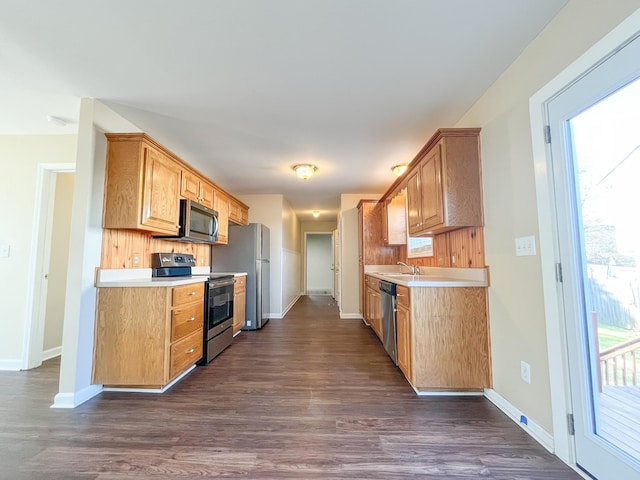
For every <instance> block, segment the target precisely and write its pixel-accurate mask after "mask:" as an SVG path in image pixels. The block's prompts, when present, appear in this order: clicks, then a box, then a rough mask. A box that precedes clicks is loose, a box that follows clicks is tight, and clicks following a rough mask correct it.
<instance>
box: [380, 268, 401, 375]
mask: <svg viewBox="0 0 640 480" xmlns="http://www.w3.org/2000/svg"><path fill="white" fill-rule="evenodd" d="M380 298H381V299H382V344H383V345H384V349H385V350H386V351H387V353H388V354H389V356H390V357H391V360H393V363H394V364H395V365H398V347H397V340H396V284H395V283H391V282H385V281H382V280H381V281H380Z"/></svg>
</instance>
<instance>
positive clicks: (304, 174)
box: [291, 163, 318, 180]
mask: <svg viewBox="0 0 640 480" xmlns="http://www.w3.org/2000/svg"><path fill="white" fill-rule="evenodd" d="M291 168H292V169H293V170H294V171H295V172H296V173H297V174H298V176H299V177H300V178H301V179H303V180H307V179H309V178H311V177H312V176H313V174H314V173H315V172H316V170H317V169H318V167H316V166H315V165H311V164H309V163H301V164H300V165H294V166H293V167H291Z"/></svg>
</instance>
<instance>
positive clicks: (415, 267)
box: [396, 262, 420, 275]
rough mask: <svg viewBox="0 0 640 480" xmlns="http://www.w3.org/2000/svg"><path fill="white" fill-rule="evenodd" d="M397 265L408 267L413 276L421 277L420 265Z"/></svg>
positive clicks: (399, 263)
mask: <svg viewBox="0 0 640 480" xmlns="http://www.w3.org/2000/svg"><path fill="white" fill-rule="evenodd" d="M396 265H402V266H405V267H407V268H408V269H409V270H410V271H411V275H420V267H419V266H418V265H407V264H406V263H404V262H397V263H396Z"/></svg>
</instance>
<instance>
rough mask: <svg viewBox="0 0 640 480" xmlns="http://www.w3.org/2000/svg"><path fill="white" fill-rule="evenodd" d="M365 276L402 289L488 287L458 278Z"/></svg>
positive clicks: (484, 282) (486, 283)
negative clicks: (415, 278)
mask: <svg viewBox="0 0 640 480" xmlns="http://www.w3.org/2000/svg"><path fill="white" fill-rule="evenodd" d="M365 275H371V276H372V277H375V278H378V279H380V280H384V281H385V282H391V283H395V284H396V285H402V286H404V287H426V288H437V287H478V288H486V287H488V286H489V284H488V282H486V281H482V280H466V279H458V278H434V279H433V280H411V277H412V275H403V276H406V277H407V279H406V280H404V279H400V278H398V277H397V276H396V275H394V276H388V275H384V274H381V273H376V272H365Z"/></svg>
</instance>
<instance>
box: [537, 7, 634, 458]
mask: <svg viewBox="0 0 640 480" xmlns="http://www.w3.org/2000/svg"><path fill="white" fill-rule="evenodd" d="M638 31H640V10H638V11H636V12H634V13H633V14H632V15H630V16H629V17H628V18H627V19H626V20H624V21H623V22H622V23H621V24H620V25H618V26H617V27H616V28H614V29H613V30H612V31H611V32H609V33H608V34H607V35H606V36H605V37H603V38H602V40H600V41H599V42H597V43H596V44H595V45H594V46H593V47H591V48H590V49H589V50H587V51H586V52H585V53H584V54H583V55H581V56H580V57H579V58H578V59H577V60H576V61H574V62H573V63H572V64H571V65H569V66H568V67H567V68H566V69H565V70H564V71H562V72H561V73H560V74H558V75H557V76H556V77H555V78H554V79H553V80H551V82H549V83H548V84H547V85H545V86H544V87H543V88H542V89H540V90H539V91H538V92H536V93H535V94H534V95H533V96H532V97H531V98H530V100H529V115H530V120H531V139H532V150H533V161H534V171H535V181H536V197H537V199H536V201H537V208H538V225H539V236H540V239H539V240H540V261H541V267H542V283H543V292H544V304H545V305H544V308H545V320H546V329H547V350H548V359H549V365H550V366H552V367H551V368H549V380H550V387H551V405H552V420H553V436H554V438H553V441H554V453H555V454H556V455H557V456H558V457H559V458H561V459H562V460H563V461H565V462H566V463H567V464H569V465H575V464H576V460H575V446H574V443H573V437H572V436H570V435H569V433H568V429H567V415H568V414H569V413H571V389H570V385H569V367H568V361H567V351H566V334H565V332H566V325H565V323H564V320H563V315H562V310H563V308H562V296H561V294H560V290H559V288H558V283H557V282H556V272H555V264H556V262H557V261H558V259H559V253H558V245H557V241H556V238H555V234H554V231H555V224H554V222H555V214H554V194H553V186H552V185H553V184H552V178H551V175H552V173H551V168H550V163H549V162H550V160H551V157H550V149H549V148H548V145H547V144H545V138H544V127H545V123H546V120H545V114H544V112H545V107H546V104H547V103H548V102H549V100H550V99H551V98H553V97H554V96H556V95H557V94H559V93H560V92H562V91H563V90H564V89H566V88H567V87H568V86H569V85H571V84H573V83H574V82H575V81H576V80H577V79H579V78H580V77H582V76H583V75H584V74H585V73H586V72H588V71H590V70H591V69H593V68H594V67H595V66H596V65H598V64H599V63H601V62H602V60H603V59H605V58H606V57H608V56H609V55H610V54H611V53H612V52H614V51H615V50H616V49H617V48H618V47H619V46H620V45H622V44H624V43H625V42H626V41H627V40H628V39H629V38H631V37H632V36H634V35H635V34H636V33H637V32H638Z"/></svg>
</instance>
